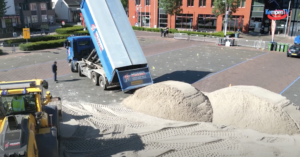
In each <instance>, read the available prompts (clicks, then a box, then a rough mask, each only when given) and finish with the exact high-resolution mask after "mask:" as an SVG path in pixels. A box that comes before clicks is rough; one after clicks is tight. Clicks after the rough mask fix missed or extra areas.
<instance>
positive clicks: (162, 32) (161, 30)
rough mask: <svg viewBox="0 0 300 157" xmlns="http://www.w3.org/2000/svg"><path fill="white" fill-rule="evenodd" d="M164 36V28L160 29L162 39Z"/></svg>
mask: <svg viewBox="0 0 300 157" xmlns="http://www.w3.org/2000/svg"><path fill="white" fill-rule="evenodd" d="M163 34H164V31H163V29H162V28H160V37H162V36H163Z"/></svg>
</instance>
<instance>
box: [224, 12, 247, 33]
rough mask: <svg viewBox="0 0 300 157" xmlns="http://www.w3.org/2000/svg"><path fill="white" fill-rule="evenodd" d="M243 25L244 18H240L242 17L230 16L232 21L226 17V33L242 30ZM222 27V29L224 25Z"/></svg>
mask: <svg viewBox="0 0 300 157" xmlns="http://www.w3.org/2000/svg"><path fill="white" fill-rule="evenodd" d="M224 18H225V17H224V16H223V19H224ZM243 23H244V16H242V15H241V16H239V15H236V16H232V19H230V18H229V17H228V23H227V30H228V31H237V30H238V29H239V30H242V29H243ZM222 27H224V25H223V26H222Z"/></svg>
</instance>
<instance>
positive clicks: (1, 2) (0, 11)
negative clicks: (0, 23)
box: [0, 0, 10, 17]
mask: <svg viewBox="0 0 300 157" xmlns="http://www.w3.org/2000/svg"><path fill="white" fill-rule="evenodd" d="M6 4H7V2H6V1H5V0H0V17H3V16H4V14H5V13H6V10H7V9H8V8H10V6H8V7H7V6H6Z"/></svg>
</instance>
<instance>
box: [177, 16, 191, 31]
mask: <svg viewBox="0 0 300 157" xmlns="http://www.w3.org/2000/svg"><path fill="white" fill-rule="evenodd" d="M192 24H193V14H180V15H177V16H176V21H175V28H181V29H192Z"/></svg>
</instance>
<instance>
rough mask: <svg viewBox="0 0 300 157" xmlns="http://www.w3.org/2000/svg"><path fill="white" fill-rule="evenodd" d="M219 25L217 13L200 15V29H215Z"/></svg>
mask: <svg viewBox="0 0 300 157" xmlns="http://www.w3.org/2000/svg"><path fill="white" fill-rule="evenodd" d="M216 27H217V18H216V16H215V15H205V14H199V15H198V30H208V31H215V30H216Z"/></svg>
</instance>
